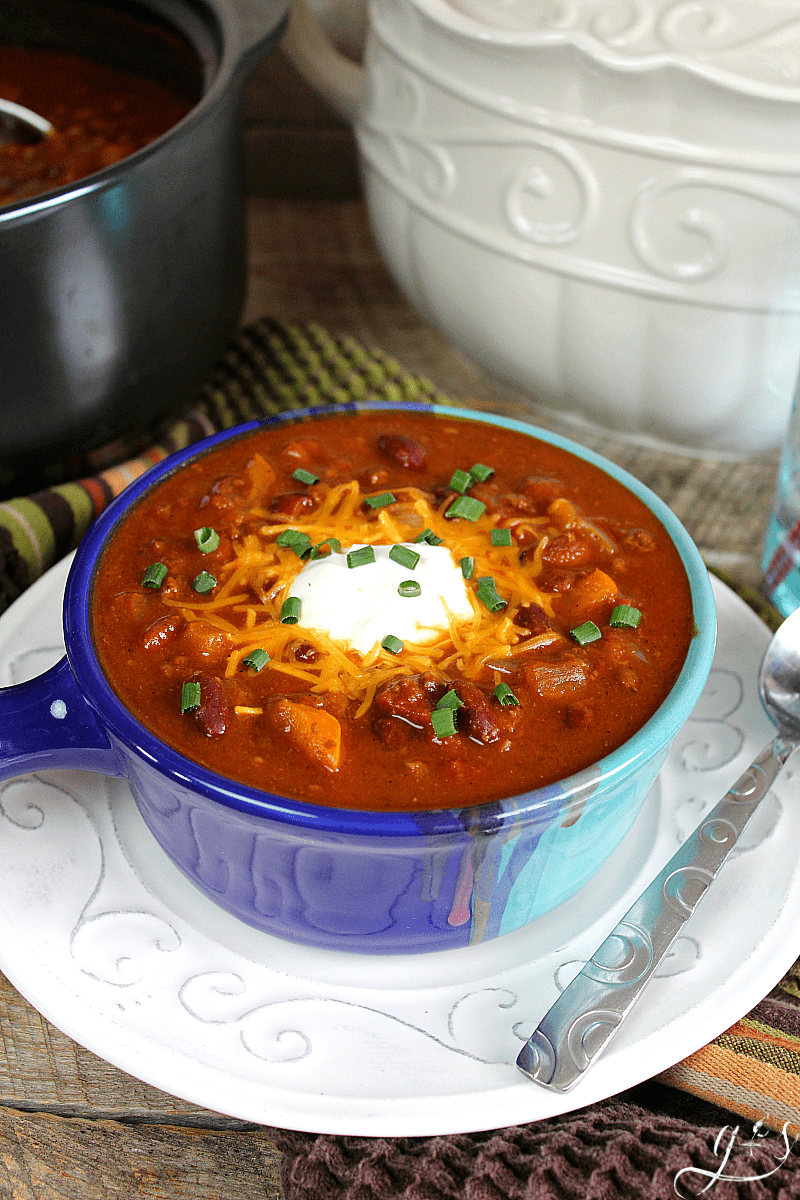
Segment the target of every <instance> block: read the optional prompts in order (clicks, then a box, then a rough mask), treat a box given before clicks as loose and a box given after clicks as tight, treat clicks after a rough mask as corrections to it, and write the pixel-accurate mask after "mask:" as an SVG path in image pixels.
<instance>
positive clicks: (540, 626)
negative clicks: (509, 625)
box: [514, 604, 552, 634]
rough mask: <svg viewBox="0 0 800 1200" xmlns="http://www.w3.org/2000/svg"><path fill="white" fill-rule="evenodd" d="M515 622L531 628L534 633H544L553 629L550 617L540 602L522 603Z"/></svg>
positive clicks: (525, 627)
mask: <svg viewBox="0 0 800 1200" xmlns="http://www.w3.org/2000/svg"><path fill="white" fill-rule="evenodd" d="M514 624H515V625H521V626H522V628H523V629H529V630H530V631H531V633H532V634H536V633H544V632H545V631H546V630H548V629H552V625H551V623H550V618H549V617H548V615H547V613H546V612H545V611H544V609H543V608H540V607H539V605H538V604H521V605H520V607H519V608H518V609H517V614H516V616H515V617H514Z"/></svg>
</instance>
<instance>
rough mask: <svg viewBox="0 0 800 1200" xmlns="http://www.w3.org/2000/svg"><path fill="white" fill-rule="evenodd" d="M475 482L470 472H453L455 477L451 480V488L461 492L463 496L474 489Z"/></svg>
mask: <svg viewBox="0 0 800 1200" xmlns="http://www.w3.org/2000/svg"><path fill="white" fill-rule="evenodd" d="M474 482H475V480H474V479H473V478H472V476H471V475H470V474H469V472H468V471H461V470H458V471H453V475H452V478H451V480H450V487H451V488H452V489H453V491H454V492H461V493H462V494H463V493H464V492H465V491H466V490H467V488H470V487H472V485H473V483H474Z"/></svg>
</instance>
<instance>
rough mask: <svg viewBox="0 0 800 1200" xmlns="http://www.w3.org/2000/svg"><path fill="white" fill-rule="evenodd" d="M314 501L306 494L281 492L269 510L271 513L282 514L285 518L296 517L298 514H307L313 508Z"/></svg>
mask: <svg viewBox="0 0 800 1200" xmlns="http://www.w3.org/2000/svg"><path fill="white" fill-rule="evenodd" d="M315 504H316V500H315V499H314V497H313V496H309V495H308V493H307V492H281V494H280V495H279V496H275V497H274V499H273V501H272V503H271V504H270V508H271V509H272V511H273V512H279V513H283V514H284V516H287V517H296V516H297V515H298V513H301V512H308V511H309V510H310V509H312V508H314V506H315Z"/></svg>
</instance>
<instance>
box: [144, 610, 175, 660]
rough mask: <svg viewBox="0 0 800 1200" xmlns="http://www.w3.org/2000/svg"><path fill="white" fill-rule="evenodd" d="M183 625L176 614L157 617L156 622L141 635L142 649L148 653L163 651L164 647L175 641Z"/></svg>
mask: <svg viewBox="0 0 800 1200" xmlns="http://www.w3.org/2000/svg"><path fill="white" fill-rule="evenodd" d="M184 624H185V621H184V619H183V617H181V616H180V615H178V614H175V615H172V614H167V616H164V617H159V618H158V620H157V621H153V624H152V625H148V627H147V629H145V631H144V633H143V634H142V649H143V650H148V651H152V650H161V649H163V647H164V646H168V645H169V644H170V642H172V641H174V640H175V637H176V636H177V634H178V633H180V631H181V629H182V628H183V626H184Z"/></svg>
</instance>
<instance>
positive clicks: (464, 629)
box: [164, 480, 574, 716]
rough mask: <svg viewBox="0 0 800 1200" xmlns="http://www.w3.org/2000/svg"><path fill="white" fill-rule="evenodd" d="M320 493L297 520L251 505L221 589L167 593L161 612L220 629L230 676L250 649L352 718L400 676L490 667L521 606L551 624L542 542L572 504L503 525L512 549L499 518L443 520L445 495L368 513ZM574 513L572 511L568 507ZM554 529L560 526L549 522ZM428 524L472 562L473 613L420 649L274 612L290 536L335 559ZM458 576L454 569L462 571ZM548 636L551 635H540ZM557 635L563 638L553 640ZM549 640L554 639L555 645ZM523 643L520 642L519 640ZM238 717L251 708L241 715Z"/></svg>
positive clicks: (290, 573) (401, 498) (509, 647)
mask: <svg viewBox="0 0 800 1200" xmlns="http://www.w3.org/2000/svg"><path fill="white" fill-rule="evenodd" d="M318 493H322V498H321V500H320V501H319V503H318V504H317V506H316V508H314V509H313V510H312V511H303V512H301V513H300V514H298V515H297V516H296V517H295V518H294V519H293V520H291V521H289V520H287V519H286V518H285V516H283V515H281V514H279V513H274V512H269V511H266V510H264V509H261V508H257V507H254V508H252V509H251V511H250V512H249V513H247V514H246V517H245V519H244V521H243V522H242V524H243V525H244V526H245V528H246V529H247V530H248V532H246V533H243V534H242V535H241V536H240V537H239V538H235V539H234V540H233V553H232V557H231V558H230V559H229V561H227V562H226V563H225V564H224V566H223V567H222V568H221V569H218V570H217V571H216V573H217V577H218V585H217V587H216V588H215V589H214V590H213V592H211V593H210V594H208V595H206V596H202V597H201V596H196V597H195V596H194V595H192V597H191V598H190V599H187V597H186V595H185V594H184V595H181V596H179V597H171V596H169V595H168V594H165V595H164V602H165V604H167V605H170V606H173V607H175V608H177V609H178V610H179V611H180V612H181V614H182V615H183V617H184V618H185V619H186V620H187V621H194V620H203V621H205V622H208V623H210V624H211V625H213V626H214V627H215V628H217V629H219V630H220V631H221V632H222V633H224V634H225V636H226V637H227V638H228V639H229V642H230V644H231V646H232V649H231V652H230V654H229V656H228V661H227V666H226V674H227V675H228V676H232V675H234V674H235V673H236V672H237V671H238V670H240V669H241V664H242V660H243V659H244V658H245V657H246V656H247V655H248V654H249V653H250V652H251V651H252V650H254V649H256V648H261V649H263V650H265V651H266V652H267V654H268V655H269V662H268V664H267V668H266V669H268V670H273V671H279V672H282V673H283V674H286V675H288V676H293V677H295V678H297V679H298V680H301V681H302V682H304V683H305V684H307V685H308V686H309V687H310V689H311V691H313V692H317V693H325V692H340V693H343V694H344V695H346V696H347V697H349V698H350V699H352V700H354V701H356V702H357V703H358V709H357V713H356V715H357V716H361V715H363V713H365V712H366V711H367V710H368V709H369V707H370V705H371V703H372V701H373V698H374V696H375V694H376V692H377V690H378V689H379V688H380V687H382V686H383V685H384V684H385V683H388V682H389V681H390V680H391V679H394V678H396V677H398V676H402V675H413V674H418V673H424V672H432V673H433V674H434V675H436V676H439V677H441V678H442V679H446V678H447V677H448V676H449V674H450V673H451V672H454V671H455V672H457V673H458V674H459V675H461V676H463V677H466V678H474V677H475V676H477V675H478V674H479V673H480V672H481V671H482V670H483V669H484V668H485V667H487V666H490V667H492V668H495V667H496V666H497V665H498V664H501V663H502V660H503V659H504V658H507V657H508V656H510V655H511V654H512V653H513V652H514V648H515V646H516V645H517V643H518V642H519V641H520V639H522V638H528V640H533V641H536V642H538V644H540V645H541V644H543V642H542V641H541V640H540V639H539V638H536V639H530V638H529V631H526V630H524V629H523V628H521V627H520V626H517V625H516V624H515V621H514V618H515V615H516V613H517V612H518V610H519V608H520V606H521V605H527V604H531V603H533V604H536V605H538V606H539V607H540V608H541V609H543V610H544V612H545V613H546V614H547V615H548V616H549V617H552V616H553V615H554V614H553V607H552V596H551V595H550V594H548V593H547V592H545V591H543V590H542V589H540V587H539V586H538V584H537V578H538V576H539V575H540V574H541V571H542V554H543V552H544V549H545V547H546V545H547V543H548V539H549V538H550V537H551V536H553V535H555V534H557V533H558V532H559V530H560V528H562V527H563V526H564V524H565V522H567V521H569V520H571V519H572V517H573V514H574V510H573V509H572V506H571V505H569V506H568V507H565V506H567V505H568V502H567V501H556V502H555V506H560V507H554V506H551V513H548V514H547V515H546V516H543V517H531V516H530V515H529V514H524V515H522V514H521V515H520V516H519V517H516V516H514V517H511V518H510V519H508V518H507V519H506V520H505V522H504V525H505V527H507V528H509V529H510V530H511V535H512V544H511V546H495V545H493V544H492V541H491V531H492V529H494V528H496V527H497V526H498V520H499V519H498V516H497V514H491V513H489V512H484V513H483V514H482V515H480V516H479V517H478V518H477V520H475V521H471V520H462V519H452V518H448V517H447V516H446V512H447V509H448V507H449V505H450V503H451V502H452V496H448V497H447V499H445V500H444V501H442V502H441V503H440V504H439V505H438V506H437V505H434V504H433V503H432V502H431V498H430V497H429V496H428V495H426V494H425V493H423V492H422V491H420V490H419V489H417V488H413V487H403V488H396V489H394V490H393V495H394V497H395V499H394V501H393V502H392V503H391V504H385V505H382V506H381V507H379V508H376V509H370V508H369V506H368V505H365V501H367V500H368V499H369V497H370V496H371V495H379V494H381V493H369V492H368V493H364V492H362V490H361V488H360V486H359V484H358V482H357V481H356V480H352V481H350V482H348V483H345V484H341V485H338V486H329V485H326V484H320V485H319V488H318ZM570 510H571V511H570ZM554 522H555V524H554ZM425 529H430V530H431V531H432V533H433V534H434V535H435V536H436V537H437V538H440V539H441V541H442V543H443V544H444V545H445V546H446V547H447V548H448V549H449V550H450V553H451V555H452V558H453V561H454V564H455V565H458V564H459V563H460V562H461V560H462V559H463V558H472V559H474V570H473V577H472V579H471V580H470V581H469V582H468V583H467V590H468V594H469V598H470V604H471V606H472V616H471V618H469V619H468V620H466V621H461V622H457V621H456V620H455V619H454V618H453V615H452V613H449V610H448V628H447V629H446V630H444V631H442V633H441V634H440V635H439V636H438V637H437V638H436V639H435V640H433V641H430V642H426V643H424V644H421V643H414V642H409V641H405V643H404V645H403V649H402V652H401V653H400V654H397V655H395V654H391V653H389V652H388V651H386V650H385V649H383V648H382V647H381V646H380V645H376V646H375V647H374V648H373V650H372V651H370V652H369V653H368V654H366V655H360V654H358V653H357V652H355V651H353V650H350V649H348V648H347V647H344V646H342V645H340V644H338V643H337V642H335V641H334V640H333V639H332V638H331V637H329V636H328V635H327V634H326V633H325V632H324V631H323V630H319V629H313V628H307V627H305V626H303V624H302V617H301V621H300V623H299V624H297V625H290V624H282V623H281V621H280V613H281V605H282V603H283V600H284V599H285V598H286V596H287V595H288V593H289V590H290V588H291V586H292V584H293V582H294V580H295V579H296V577H297V575H298V574H299V572H300V571H301V570H302V569H303V566H304V565H305V560H304V559H303V558H301V557H300V556H299V555H298V554H297V553H295V552H294V550H293V549H291V548H290V547H287V546H282V545H279V544H278V543H277V538H278V537H279V535H280V534H281V533H282V532H284V531H288V530H297V531H299V532H300V533H302V534H305V535H306V536H307V537H308V539H309V540H310V543H311V546H312V547H320V553H328V552H330V547H329V546H327V545H325V543H326V542H327V541H328V539H330V538H333V539H335V540H336V541H337V542H338V543H339V545H340V546H341V551H342V553H346V551H347V549H348V548H349V547H351V546H353V545H359V544H365V545H392V544H398V543H404V544H408V545H411V544H413V543H414V540H415V538H416V537H417V535H418V534H419V533H421V532H422V531H423V530H425ZM520 538H524V545H525V548H526V554H525V555H521V553H520V544H519V541H518V539H520ZM459 569H460V568H459ZM485 576H491V577H492V579H493V580H494V585H495V588H496V590H497V592H498V593H499V595H500V596H501V597H502V599H503V600H505V601H506V604H505V606H504V607H502V608H500V609H499V611H497V612H491V611H489V609H488V608H487V607H486V606H485V605H484V604H483V603H482V602H481V600H480V599H479V598H478V595H477V594H476V592H477V585H478V582H479V580H480V579H481V577H485ZM542 636H543V638H545V639H547V638H549V637H550V635H548V634H545V635H542ZM552 636H553V637H554V638H555V637H558V636H559V635H558V634H553V635H552ZM550 640H552V638H550ZM299 644H303V645H305V646H310V647H311V650H312V652H313V653H311V654H308V653H305V654H304V656H303V658H304V661H301V660H300V659H298V658H297V656H296V655H295V653H294V651H295V650H296V648H297V646H298V645H299ZM526 644H527V642H526ZM237 712H241V715H249V714H251V713H255V710H254V709H250V708H241V709H237Z"/></svg>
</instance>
